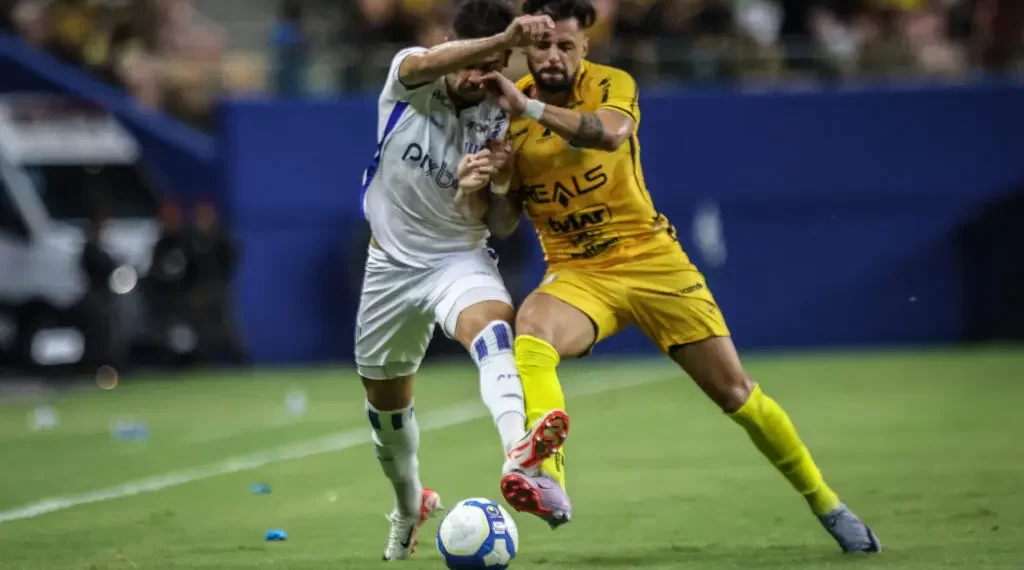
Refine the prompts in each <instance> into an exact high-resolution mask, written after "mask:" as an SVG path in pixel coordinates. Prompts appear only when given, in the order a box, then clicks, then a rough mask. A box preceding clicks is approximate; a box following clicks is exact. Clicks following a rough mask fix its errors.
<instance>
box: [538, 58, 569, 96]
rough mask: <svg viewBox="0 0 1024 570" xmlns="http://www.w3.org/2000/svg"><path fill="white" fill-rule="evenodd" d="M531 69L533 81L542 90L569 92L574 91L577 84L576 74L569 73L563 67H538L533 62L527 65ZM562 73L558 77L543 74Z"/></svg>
mask: <svg viewBox="0 0 1024 570" xmlns="http://www.w3.org/2000/svg"><path fill="white" fill-rule="evenodd" d="M526 66H527V67H528V68H529V69H530V75H532V76H533V82H534V83H535V84H536V85H537V87H540V89H541V91H547V92H548V93H568V92H569V91H572V88H573V86H574V85H575V84H576V76H575V75H569V73H567V72H566V71H564V70H562V69H555V68H550V67H549V68H545V69H537V68H535V67H534V66H533V64H532V63H527V65H526ZM545 72H547V73H561V75H560V76H558V77H552V76H547V77H545V76H544V75H542V74H543V73H545Z"/></svg>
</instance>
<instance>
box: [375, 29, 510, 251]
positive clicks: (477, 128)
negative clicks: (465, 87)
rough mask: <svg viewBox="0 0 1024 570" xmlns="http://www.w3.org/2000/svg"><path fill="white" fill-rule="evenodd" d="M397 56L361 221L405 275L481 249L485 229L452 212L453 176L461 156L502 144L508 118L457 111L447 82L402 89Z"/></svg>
mask: <svg viewBox="0 0 1024 570" xmlns="http://www.w3.org/2000/svg"><path fill="white" fill-rule="evenodd" d="M425 51H427V50H426V48H422V47H414V48H408V49H404V50H402V51H400V52H398V54H397V55H396V56H395V58H394V59H393V60H392V62H391V68H390V70H389V71H388V77H387V80H386V81H385V83H384V88H383V89H382V90H381V94H380V98H379V100H378V105H377V113H378V116H377V141H378V143H377V151H376V153H375V154H374V156H373V159H372V161H371V163H370V166H369V167H368V168H367V169H366V172H365V173H364V175H363V187H362V196H361V200H362V207H363V214H364V216H365V217H366V219H367V220H368V221H369V223H370V229H371V231H372V233H373V236H374V239H375V240H376V242H377V245H378V246H379V247H380V248H381V249H382V250H383V251H384V252H385V253H386V254H387V255H388V256H390V257H391V258H392V259H394V260H395V261H397V262H399V263H401V264H403V265H405V266H408V267H430V266H431V265H432V264H434V263H435V262H436V261H437V260H438V259H439V258H442V257H445V256H447V255H450V254H453V253H457V252H465V251H471V250H474V249H480V248H483V247H486V242H487V238H488V235H489V234H488V230H487V227H486V225H485V224H484V223H483V222H478V221H473V220H467V219H466V218H464V217H463V216H462V215H461V214H460V213H459V211H458V210H457V208H456V206H455V194H456V191H457V186H458V177H457V175H456V170H457V168H458V164H459V161H460V160H461V159H462V157H463V156H464V155H466V154H471V153H475V152H477V151H479V150H481V149H483V148H484V147H485V146H486V144H487V142H488V141H490V140H495V139H502V138H504V137H505V135H506V133H507V131H508V124H509V119H508V116H507V114H506V113H505V112H504V111H502V110H501V109H500V108H499V107H498V106H497V105H494V104H493V103H491V102H490V101H484V102H482V103H479V104H477V105H475V106H472V107H468V108H464V109H461V110H457V109H456V107H455V105H454V104H453V102H452V100H451V98H450V97H449V96H448V90H447V86H446V84H445V78H444V77H441V78H439V79H437V80H436V81H433V82H430V83H426V84H424V85H404V84H403V83H402V81H401V80H400V79H399V75H398V73H399V67H400V66H401V64H402V61H403V60H404V59H405V58H406V57H408V56H409V55H412V54H414V53H422V52H425Z"/></svg>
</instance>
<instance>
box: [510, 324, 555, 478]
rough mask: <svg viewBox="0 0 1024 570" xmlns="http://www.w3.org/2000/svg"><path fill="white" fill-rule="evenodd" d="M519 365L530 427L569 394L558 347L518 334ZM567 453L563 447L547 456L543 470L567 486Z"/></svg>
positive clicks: (517, 357)
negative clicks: (560, 370)
mask: <svg viewBox="0 0 1024 570" xmlns="http://www.w3.org/2000/svg"><path fill="white" fill-rule="evenodd" d="M515 352H516V367H517V368H519V377H520V378H521V379H522V381H523V396H524V398H525V400H526V402H525V404H526V423H527V428H529V427H530V426H532V425H533V423H534V422H536V421H537V420H538V419H539V418H540V417H541V416H543V415H544V414H546V413H548V412H549V411H551V410H554V409H560V410H564V409H565V396H564V395H563V394H562V385H561V384H560V383H559V382H558V373H557V372H556V368H557V367H558V363H559V361H560V358H559V357H558V351H557V350H555V347H553V346H551V345H550V344H548V343H547V342H544V341H543V340H541V339H539V338H537V337H533V336H530V335H519V336H517V337H516V347H515ZM564 461H565V457H564V455H563V453H562V450H558V452H557V453H555V454H554V455H552V456H551V457H549V458H547V460H545V461H544V463H543V464H542V465H541V467H540V470H541V471H542V472H544V473H546V474H548V475H549V476H551V477H552V478H554V479H555V480H556V481H558V484H559V485H561V486H562V488H563V489H564V488H565V466H564Z"/></svg>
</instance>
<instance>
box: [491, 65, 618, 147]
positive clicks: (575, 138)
mask: <svg viewBox="0 0 1024 570" xmlns="http://www.w3.org/2000/svg"><path fill="white" fill-rule="evenodd" d="M485 81H486V82H487V84H488V87H489V88H490V90H491V94H492V96H493V97H494V100H495V102H496V103H498V105H499V106H501V108H502V109H504V110H505V111H506V112H508V113H509V115H511V116H513V117H519V116H526V117H530V118H531V119H533V120H535V121H537V122H538V123H540V124H542V125H544V127H546V128H549V129H551V131H552V132H554V133H555V134H557V135H558V136H560V137H562V138H564V139H566V140H568V141H569V142H570V143H572V144H573V145H575V146H577V147H580V148H593V149H600V150H607V151H613V150H617V149H618V148H619V147H620V146H622V144H623V143H625V142H626V141H627V140H629V137H630V136H631V135H632V134H633V128H634V127H635V126H636V122H635V121H634V119H633V117H631V116H629V115H628V114H627V113H626V112H625V111H621V110H618V108H600V109H598V110H597V111H595V112H592V113H586V112H580V111H574V110H572V109H565V108H563V107H556V106H554V105H547V104H545V103H542V102H540V101H538V100H536V99H531V98H529V97H527V96H526V94H525V93H523V92H522V91H520V90H519V89H518V88H517V87H516V84H515V83H513V82H512V81H511V80H509V79H508V78H507V77H505V76H503V75H501V74H497V73H491V74H488V75H487V77H486V79H485Z"/></svg>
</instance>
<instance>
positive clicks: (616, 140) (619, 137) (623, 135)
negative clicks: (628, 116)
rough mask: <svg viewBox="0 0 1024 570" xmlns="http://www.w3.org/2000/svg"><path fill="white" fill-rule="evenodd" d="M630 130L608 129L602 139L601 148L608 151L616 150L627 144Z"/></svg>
mask: <svg viewBox="0 0 1024 570" xmlns="http://www.w3.org/2000/svg"><path fill="white" fill-rule="evenodd" d="M629 135H630V131H629V130H628V129H618V130H615V131H607V132H606V133H605V136H604V137H603V138H602V139H601V145H602V146H601V150H606V151H608V152H615V151H617V150H619V148H621V147H622V145H624V144H626V141H628V140H629Z"/></svg>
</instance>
